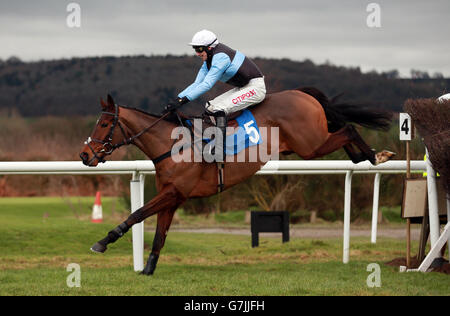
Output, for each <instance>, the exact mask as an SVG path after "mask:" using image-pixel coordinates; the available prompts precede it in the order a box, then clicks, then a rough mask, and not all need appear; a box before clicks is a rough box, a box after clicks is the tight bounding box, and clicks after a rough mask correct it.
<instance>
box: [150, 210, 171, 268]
mask: <svg viewBox="0 0 450 316" xmlns="http://www.w3.org/2000/svg"><path fill="white" fill-rule="evenodd" d="M176 210H177V208H174V209H171V210H167V211H164V212H161V213H158V223H157V225H156V232H155V238H154V239H153V248H152V252H151V253H150V256H149V257H148V261H147V265H146V266H145V268H144V270H143V271H142V274H144V275H152V274H153V272H154V271H155V269H156V264H157V263H158V258H159V253H160V251H161V249H162V248H163V247H164V243H165V241H166V237H167V233H168V231H169V227H170V224H171V223H172V219H173V214H175V211H176Z"/></svg>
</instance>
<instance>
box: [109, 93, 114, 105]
mask: <svg viewBox="0 0 450 316" xmlns="http://www.w3.org/2000/svg"><path fill="white" fill-rule="evenodd" d="M108 106H111V107H115V106H116V104H115V103H114V100H113V98H112V96H111V95H110V94H108Z"/></svg>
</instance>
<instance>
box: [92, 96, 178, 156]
mask: <svg viewBox="0 0 450 316" xmlns="http://www.w3.org/2000/svg"><path fill="white" fill-rule="evenodd" d="M114 106H115V112H114V113H111V112H105V111H102V115H103V114H106V115H112V116H114V121H113V123H112V125H111V128H110V129H109V132H108V135H106V137H105V139H104V140H101V139H96V138H91V137H89V138H88V139H87V140H86V141H85V142H84V144H85V145H87V146H88V147H89V149H90V150H91V151H92V154H93V155H94V156H93V157H92V159H91V160H89V162H88V165H90V164H91V162H92V161H94V159H97V160H98V162H102V163H103V162H105V159H104V157H106V156H108V155H111V154H112V153H113V151H114V150H116V149H117V148H119V147H122V146H124V145H129V144H133V143H134V140H135V139H136V138H138V137H140V136H141V135H142V134H144V133H146V132H147V131H148V130H149V129H150V128H152V127H153V126H155V125H156V124H157V123H158V122H159V121H161V120H162V119H164V118H165V117H166V116H168V115H169V114H170V112H167V113H166V114H164V115H163V116H161V117H160V118H158V119H157V120H156V121H155V122H153V124H151V125H150V126H148V127H146V128H144V129H143V130H142V131H140V132H139V133H137V134H136V135H133V136H131V137H129V138H127V135H126V133H125V130H124V129H123V127H122V124H120V121H119V106H118V105H117V104H114ZM116 126H119V128H120V130H121V132H122V136H123V141H122V142H120V143H117V144H113V143H112V138H113V135H114V130H115V128H116ZM91 142H94V143H97V144H101V145H102V149H101V150H99V151H95V150H94V148H93V147H92V146H91ZM99 154H104V156H103V157H100V156H99Z"/></svg>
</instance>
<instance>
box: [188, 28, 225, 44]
mask: <svg viewBox="0 0 450 316" xmlns="http://www.w3.org/2000/svg"><path fill="white" fill-rule="evenodd" d="M217 44H219V40H218V39H217V36H216V34H214V33H213V32H211V31H208V30H201V31H200V32H197V33H195V34H194V37H192V41H191V42H190V43H189V45H191V46H207V47H209V46H212V47H215V46H216V45H217Z"/></svg>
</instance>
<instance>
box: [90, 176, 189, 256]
mask: <svg viewBox="0 0 450 316" xmlns="http://www.w3.org/2000/svg"><path fill="white" fill-rule="evenodd" d="M185 200H186V198H185V197H184V196H183V195H182V194H181V193H180V192H179V191H178V190H177V189H176V188H175V186H174V185H171V184H170V185H167V186H165V187H164V188H163V189H162V190H161V192H160V193H159V194H158V195H157V196H155V197H154V198H153V199H152V200H151V201H150V202H148V203H147V204H145V205H144V206H143V207H141V208H140V209H138V210H137V211H135V212H134V213H133V214H131V215H130V216H129V217H128V219H127V220H126V221H124V222H123V223H122V224H120V225H119V226H117V227H116V228H114V229H113V230H111V231H110V232H109V233H108V235H107V236H106V237H105V238H103V239H102V240H100V241H98V242H97V243H96V244H95V245H93V246H92V248H91V250H92V251H94V252H100V253H103V252H105V251H106V249H107V245H108V244H111V243H113V242H115V241H117V239H119V238H120V237H122V236H123V235H124V234H125V233H126V232H127V231H128V230H129V229H130V228H131V227H132V226H133V225H134V224H137V223H140V222H142V221H143V220H144V219H146V218H147V217H149V216H152V215H154V214H156V213H159V212H161V211H164V210H172V209H175V210H176V209H177V207H178V206H179V205H180V204H181V203H183V202H184V201H185Z"/></svg>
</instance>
